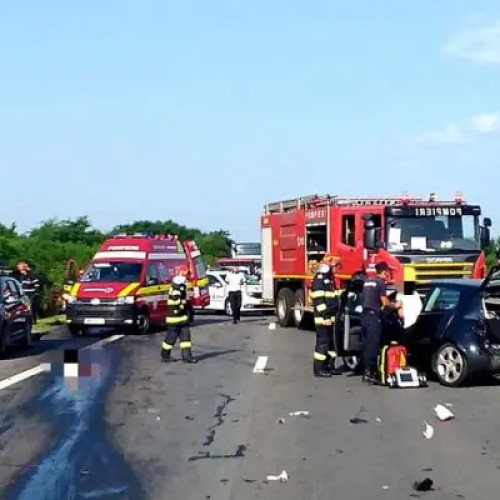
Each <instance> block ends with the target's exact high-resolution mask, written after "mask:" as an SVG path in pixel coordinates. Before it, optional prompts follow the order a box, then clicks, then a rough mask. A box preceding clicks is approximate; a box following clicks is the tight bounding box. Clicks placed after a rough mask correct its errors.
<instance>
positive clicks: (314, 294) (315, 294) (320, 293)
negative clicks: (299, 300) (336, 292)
mask: <svg viewBox="0 0 500 500" xmlns="http://www.w3.org/2000/svg"><path fill="white" fill-rule="evenodd" d="M325 293H326V292H325V291H324V290H317V291H316V292H311V298H313V299H319V298H321V297H324V296H325Z"/></svg>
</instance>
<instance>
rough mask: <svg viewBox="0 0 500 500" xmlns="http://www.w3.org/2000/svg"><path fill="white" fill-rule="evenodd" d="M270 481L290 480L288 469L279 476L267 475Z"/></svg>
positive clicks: (284, 481)
mask: <svg viewBox="0 0 500 500" xmlns="http://www.w3.org/2000/svg"><path fill="white" fill-rule="evenodd" d="M267 480H268V481H280V482H281V483H286V482H287V481H288V473H287V472H286V470H284V471H281V474H280V475H279V476H272V475H270V476H267Z"/></svg>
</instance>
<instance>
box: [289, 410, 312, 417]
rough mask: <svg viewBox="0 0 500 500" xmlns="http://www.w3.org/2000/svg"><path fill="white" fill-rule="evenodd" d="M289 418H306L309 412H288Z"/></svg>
mask: <svg viewBox="0 0 500 500" xmlns="http://www.w3.org/2000/svg"><path fill="white" fill-rule="evenodd" d="M290 416H291V417H308V416H309V412H308V411H306V410H300V411H292V412H290Z"/></svg>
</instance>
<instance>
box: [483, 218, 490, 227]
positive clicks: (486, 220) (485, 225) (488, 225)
mask: <svg viewBox="0 0 500 500" xmlns="http://www.w3.org/2000/svg"><path fill="white" fill-rule="evenodd" d="M483 226H484V227H491V219H490V218H489V217H485V218H484V221H483Z"/></svg>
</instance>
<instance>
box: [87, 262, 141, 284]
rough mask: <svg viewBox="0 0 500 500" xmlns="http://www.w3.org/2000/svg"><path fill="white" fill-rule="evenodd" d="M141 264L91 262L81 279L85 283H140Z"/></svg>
mask: <svg viewBox="0 0 500 500" xmlns="http://www.w3.org/2000/svg"><path fill="white" fill-rule="evenodd" d="M141 272H142V264H141V263H139V262H119V261H112V262H93V263H92V264H91V265H90V266H89V268H88V269H87V271H86V272H85V274H84V275H83V277H82V281H83V282H85V283H95V282H100V281H106V282H117V281H118V282H127V283H132V282H135V281H140V278H141Z"/></svg>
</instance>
